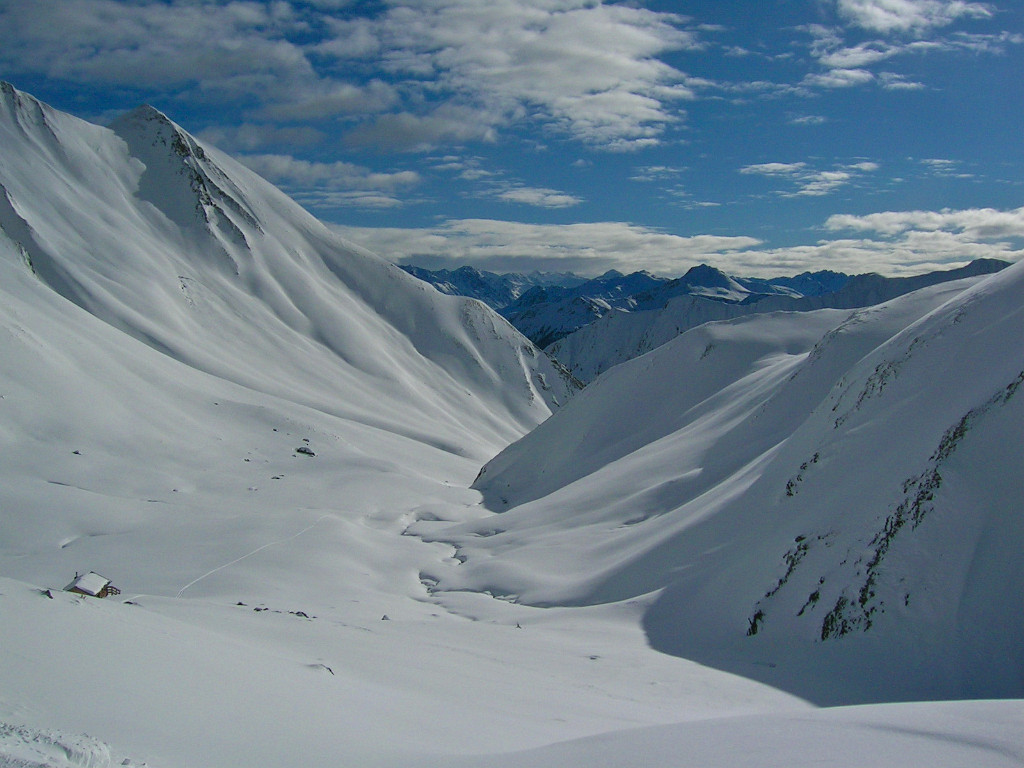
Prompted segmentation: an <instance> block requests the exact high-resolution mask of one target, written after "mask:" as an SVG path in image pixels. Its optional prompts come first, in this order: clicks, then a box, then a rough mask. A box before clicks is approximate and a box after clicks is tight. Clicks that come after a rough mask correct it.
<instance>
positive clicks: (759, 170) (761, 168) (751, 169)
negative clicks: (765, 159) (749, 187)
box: [740, 163, 807, 176]
mask: <svg viewBox="0 0 1024 768" xmlns="http://www.w3.org/2000/svg"><path fill="white" fill-rule="evenodd" d="M806 167H807V163H757V164H756V165H747V166H744V167H743V168H740V173H746V174H760V175H762V176H793V175H796V174H798V173H801V172H803V170H804V169H805V168H806Z"/></svg>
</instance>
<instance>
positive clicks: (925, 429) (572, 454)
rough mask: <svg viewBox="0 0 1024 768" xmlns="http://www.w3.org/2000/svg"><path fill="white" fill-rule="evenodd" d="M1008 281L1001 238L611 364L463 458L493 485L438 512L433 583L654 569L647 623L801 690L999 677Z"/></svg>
mask: <svg viewBox="0 0 1024 768" xmlns="http://www.w3.org/2000/svg"><path fill="white" fill-rule="evenodd" d="M1022 295H1024V264H1016V265H1013V266H1012V267H1010V268H1008V269H1006V270H1005V271H1002V272H1000V273H998V274H996V275H993V276H991V277H988V278H973V279H967V280H961V281H956V282H948V283H943V284H940V285H937V286H933V287H930V288H925V289H922V290H919V291H916V292H913V293H910V294H907V295H905V296H903V297H900V298H897V299H894V300H892V301H889V302H886V303H884V304H881V305H878V306H875V307H871V308H866V309H860V310H835V309H826V310H817V311H811V312H804V313H799V314H797V313H771V314H763V315H757V316H751V317H744V318H737V319H734V320H731V321H725V322H715V323H709V324H706V325H703V326H700V327H698V328H695V329H693V330H690V331H688V332H686V333H683V334H682V335H681V336H679V337H678V338H676V339H674V340H673V341H671V342H669V343H667V344H665V345H663V346H661V347H659V348H658V349H656V350H654V351H653V352H651V353H650V354H647V355H644V356H642V357H639V358H636V359H634V360H631V361H628V362H626V363H623V364H621V365H619V366H617V367H615V368H613V369H612V370H610V371H609V372H608V373H607V374H605V375H604V376H603V377H601V378H600V379H598V380H597V381H596V382H594V383H593V384H591V385H590V386H589V387H588V388H587V389H586V390H584V391H583V393H581V395H580V396H579V397H578V398H577V399H575V400H574V401H573V402H572V403H570V405H569V406H568V407H566V408H565V409H563V410H562V411H560V412H558V413H557V414H555V416H553V417H552V418H551V419H549V420H548V421H547V422H545V423H544V424H542V425H541V426H540V427H538V428H537V429H536V430H534V431H533V432H531V433H530V434H529V435H527V436H526V437H525V438H523V439H522V440H520V441H519V442H517V443H515V444H514V445H512V446H510V447H509V448H508V449H506V450H505V451H504V452H502V453H501V454H500V455H499V456H498V457H496V458H495V459H493V460H492V461H491V462H489V463H488V465H487V466H486V467H485V469H484V471H483V472H482V474H481V476H480V478H479V479H478V480H477V482H476V487H478V488H479V489H481V490H482V491H483V493H484V495H485V497H486V498H488V499H489V503H490V504H491V505H492V506H493V507H494V508H495V509H499V510H501V509H504V510H507V511H504V512H503V513H502V514H500V515H498V516H496V517H494V518H492V519H489V520H486V521H480V522H478V523H473V524H467V525H465V526H463V527H461V528H457V529H449V530H447V531H444V532H441V533H439V534H438V536H439V537H440V538H443V539H444V540H445V541H449V542H452V543H454V544H456V545H457V546H458V547H459V550H460V555H461V556H462V557H463V558H465V559H466V563H465V565H464V566H463V567H462V568H460V569H459V570H458V571H457V572H455V573H447V574H444V577H443V578H441V580H440V585H439V588H442V589H472V588H474V587H479V586H481V585H487V588H489V589H491V590H493V591H495V592H496V593H499V594H503V595H506V596H514V599H517V600H520V601H524V602H529V603H531V604H538V605H574V604H594V603H605V602H617V601H622V600H628V599H630V598H635V597H638V596H641V595H647V594H652V593H654V592H656V591H658V590H661V591H660V593H659V597H658V599H657V601H656V602H655V603H654V604H653V605H652V606H651V608H650V610H649V611H648V612H647V613H646V615H645V617H644V626H645V629H646V631H647V635H648V638H649V639H650V642H651V643H652V644H653V645H654V647H656V648H660V649H662V650H665V651H666V652H669V653H673V654H678V655H680V656H683V657H685V658H688V659H697V660H699V661H701V662H703V663H706V664H709V665H712V666H715V667H718V668H721V669H725V670H729V671H731V672H734V673H737V674H741V675H744V676H747V677H754V678H757V679H760V680H762V681H765V682H768V683H770V684H771V685H773V686H777V687H780V688H783V689H786V690H790V691H792V692H794V693H796V694H798V695H800V696H802V697H805V698H807V699H810V700H812V701H815V702H818V703H824V704H836V703H855V702H861V701H877V700H880V699H881V700H908V699H936V698H986V697H1007V696H1011V697H1019V696H1021V695H1022V694H1024V652H1022V650H1021V646H1020V644H1019V643H1017V642H1016V640H1015V639H1014V638H1017V637H1019V636H1020V634H1021V632H1022V631H1024V613H1022V612H1021V611H1019V610H1016V609H1015V608H1011V607H1010V606H1015V605H1017V604H1018V602H1019V596H1020V595H1021V594H1022V592H1024V570H1022V569H1021V568H1020V556H1019V553H1020V551H1021V548H1022V547H1024V526H1022V525H1021V518H1020V514H1019V502H1020V499H1021V497H1022V494H1024V484H1022V483H1024V480H1022V478H1024V461H1022V458H1021V453H1020V451H1018V450H1016V446H1017V444H1018V443H1019V440H1020V436H1021V435H1024V399H1022V398H1021V397H1020V396H1019V389H1020V386H1021V384H1022V383H1024V368H1022V366H1024V305H1022V304H1021V296H1022ZM537 456H544V457H546V459H547V460H546V461H544V462H538V461H536V457H537ZM481 537H483V538H481Z"/></svg>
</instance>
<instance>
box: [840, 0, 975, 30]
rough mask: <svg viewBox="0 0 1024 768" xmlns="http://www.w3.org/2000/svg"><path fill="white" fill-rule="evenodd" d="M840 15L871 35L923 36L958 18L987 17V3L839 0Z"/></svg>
mask: <svg viewBox="0 0 1024 768" xmlns="http://www.w3.org/2000/svg"><path fill="white" fill-rule="evenodd" d="M837 8H838V10H839V13H840V15H841V16H842V17H843V18H844V19H846V20H847V21H849V22H850V23H852V24H855V25H857V26H858V27H862V28H864V29H867V30H871V31H872V32H881V33H883V34H888V33H906V32H909V33H918V34H920V33H923V32H926V31H928V30H930V29H934V28H936V27H945V26H948V25H949V24H952V23H953V22H954V21H956V20H957V19H960V18H964V17H966V18H988V17H990V16H992V14H993V8H992V5H991V4H989V3H972V2H964V1H963V0H838V2H837Z"/></svg>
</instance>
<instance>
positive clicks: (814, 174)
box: [740, 161, 879, 197]
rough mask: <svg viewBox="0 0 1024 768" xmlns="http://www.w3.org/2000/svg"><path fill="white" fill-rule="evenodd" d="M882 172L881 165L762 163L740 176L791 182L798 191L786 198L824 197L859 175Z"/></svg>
mask: <svg viewBox="0 0 1024 768" xmlns="http://www.w3.org/2000/svg"><path fill="white" fill-rule="evenodd" d="M878 169H879V165H878V163H874V162H870V161H862V162H859V163H851V164H848V165H841V166H838V167H837V168H834V169H832V170H817V169H814V168H811V167H809V166H808V165H807V163H804V162H799V163H758V164H756V165H747V166H744V167H743V168H740V173H742V174H747V175H759V176H769V177H781V178H785V179H789V180H791V181H793V182H795V183H796V184H797V189H796V191H795V192H784V193H781V194H783V195H784V196H786V197H797V196H802V197H821V196H822V195H827V194H829V193H830V192H832V191H833V190H835V189H838V188H839V187H842V186H845V185H846V184H849V183H851V182H852V181H854V180H855V179H856V178H857V177H858V176H860V175H862V174H865V173H872V172H874V171H877V170H878Z"/></svg>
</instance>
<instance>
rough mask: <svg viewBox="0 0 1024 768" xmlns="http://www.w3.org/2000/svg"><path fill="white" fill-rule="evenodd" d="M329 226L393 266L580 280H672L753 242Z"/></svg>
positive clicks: (577, 228)
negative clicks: (540, 273)
mask: <svg viewBox="0 0 1024 768" xmlns="http://www.w3.org/2000/svg"><path fill="white" fill-rule="evenodd" d="M335 228H336V229H337V230H338V231H339V232H341V233H342V234H343V235H344V236H345V237H346V238H348V239H350V240H352V241H354V242H357V243H360V244H362V245H364V246H366V247H367V248H369V249H370V250H372V251H375V252H376V253H378V254H380V255H381V256H384V257H385V258H388V259H390V260H392V261H395V262H398V263H405V262H411V263H416V264H421V265H424V266H429V267H431V268H440V267H442V266H444V267H451V268H454V267H458V266H462V265H466V264H470V265H473V266H476V267H478V268H481V269H487V270H490V271H495V272H517V271H531V270H535V269H541V270H547V271H567V270H568V271H574V272H577V273H579V274H586V275H597V274H601V273H603V272H606V271H607V270H609V269H613V268H614V269H620V270H622V271H625V272H631V271H634V270H638V269H648V270H650V271H652V272H656V273H660V274H665V275H672V276H676V275H680V274H682V273H683V272H685V271H686V270H687V269H689V268H690V267H692V266H695V265H696V264H700V263H703V262H708V261H712V262H714V261H721V260H723V259H726V258H728V255H729V254H730V253H732V252H736V251H741V250H743V249H747V248H751V247H753V246H756V245H758V244H759V242H760V241H758V240H756V239H755V238H752V237H719V236H712V235H698V236H695V237H681V236H679V235H673V234H668V233H665V232H661V231H659V230H655V229H650V228H647V227H640V226H636V225H632V224H627V223H623V222H598V223H588V224H566V225H550V224H524V223H519V222H511V221H496V220H492V219H463V220H457V221H448V222H445V223H444V224H442V225H440V226H438V227H433V228H429V229H395V228H358V227H342V226H335Z"/></svg>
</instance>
